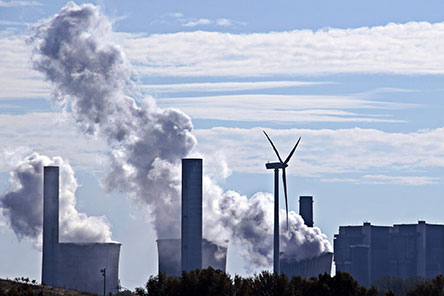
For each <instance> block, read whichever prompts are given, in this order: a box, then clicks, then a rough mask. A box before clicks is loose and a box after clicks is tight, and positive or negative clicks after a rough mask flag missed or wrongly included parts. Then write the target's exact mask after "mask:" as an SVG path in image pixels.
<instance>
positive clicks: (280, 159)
mask: <svg viewBox="0 0 444 296" xmlns="http://www.w3.org/2000/svg"><path fill="white" fill-rule="evenodd" d="M263 132H264V134H265V136H266V137H267V139H268V141H269V142H270V144H271V146H272V147H273V150H274V152H276V155H277V157H278V158H279V161H280V162H282V158H281V156H280V155H279V152H278V150H277V149H276V147H275V146H274V144H273V141H271V139H270V137H269V136H268V135H267V133H266V132H265V131H263Z"/></svg>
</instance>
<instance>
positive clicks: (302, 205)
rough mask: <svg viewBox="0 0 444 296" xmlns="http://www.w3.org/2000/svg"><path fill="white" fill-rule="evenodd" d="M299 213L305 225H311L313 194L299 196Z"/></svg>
mask: <svg viewBox="0 0 444 296" xmlns="http://www.w3.org/2000/svg"><path fill="white" fill-rule="evenodd" d="M299 215H301V217H302V219H304V223H305V225H307V226H308V227H313V196H300V197H299Z"/></svg>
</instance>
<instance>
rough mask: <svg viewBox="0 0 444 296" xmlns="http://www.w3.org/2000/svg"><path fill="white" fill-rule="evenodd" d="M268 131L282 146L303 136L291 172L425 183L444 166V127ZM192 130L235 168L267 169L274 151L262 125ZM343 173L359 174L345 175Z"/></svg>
mask: <svg viewBox="0 0 444 296" xmlns="http://www.w3.org/2000/svg"><path fill="white" fill-rule="evenodd" d="M267 131H268V132H269V134H270V135H272V137H273V140H274V141H275V144H276V145H277V146H279V147H282V148H281V149H284V150H283V151H285V147H288V149H290V148H291V147H292V146H293V145H294V140H296V139H297V138H298V137H299V136H301V137H302V141H301V144H300V145H299V147H298V151H297V155H295V157H294V159H293V160H292V165H291V166H290V167H289V172H290V173H291V174H292V175H296V176H305V177H322V179H324V180H325V181H332V180H333V181H340V180H342V182H346V181H347V182H353V183H371V184H378V183H390V184H409V185H415V184H416V185H426V184H430V183H436V182H440V181H441V179H440V178H437V176H436V174H435V175H433V176H429V174H430V173H429V172H430V171H431V170H433V169H439V170H442V169H443V168H444V144H443V143H444V128H437V129H430V130H420V131H416V132H409V133H390V132H384V131H380V130H376V129H361V128H353V129H338V130H333V129H319V130H311V129H289V130H270V129H267ZM194 133H195V135H196V136H197V138H198V140H199V143H200V146H199V147H200V149H201V151H203V153H205V154H208V155H211V154H212V153H215V152H219V153H221V154H223V155H225V156H226V160H227V163H228V166H229V167H230V168H231V169H232V170H233V171H234V172H244V173H266V172H265V169H264V167H263V166H264V162H265V161H267V160H273V159H274V157H275V156H274V155H273V154H272V151H271V152H270V149H269V147H268V142H267V141H266V139H264V137H263V134H262V129H261V128H253V129H240V128H222V127H218V128H212V129H205V130H195V131H194ZM418 173H419V174H423V176H420V175H418ZM344 174H345V175H346V174H355V175H358V177H355V176H354V177H352V178H346V177H344ZM338 178H339V179H338Z"/></svg>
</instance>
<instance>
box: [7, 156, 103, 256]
mask: <svg viewBox="0 0 444 296" xmlns="http://www.w3.org/2000/svg"><path fill="white" fill-rule="evenodd" d="M48 165H55V166H59V167H60V201H59V204H60V241H62V242H63V241H68V242H96V241H97V242H107V241H111V231H110V227H109V224H108V221H107V220H106V219H105V218H104V217H88V216H87V215H85V214H84V213H79V212H78V211H77V209H76V199H75V191H76V190H77V187H78V185H77V181H76V179H75V177H74V171H73V170H72V168H71V166H70V165H69V164H68V163H67V162H65V161H63V159H62V158H60V157H54V158H52V159H51V158H49V157H47V156H44V155H40V154H38V153H32V154H30V155H28V156H27V157H25V158H24V159H23V160H22V161H20V162H19V163H18V164H17V165H16V167H15V168H14V169H13V170H12V171H11V176H10V179H9V189H8V190H7V191H6V192H5V193H4V194H3V195H0V207H1V209H2V213H3V215H4V216H5V217H6V219H7V221H8V223H9V225H10V227H11V228H12V229H13V230H14V232H15V234H16V235H17V237H18V238H19V239H22V238H28V239H31V240H32V241H33V242H34V245H35V246H36V247H37V248H39V249H40V248H41V242H42V240H41V237H42V229H43V228H42V227H43V167H44V166H48Z"/></svg>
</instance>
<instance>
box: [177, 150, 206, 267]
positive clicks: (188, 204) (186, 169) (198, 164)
mask: <svg viewBox="0 0 444 296" xmlns="http://www.w3.org/2000/svg"><path fill="white" fill-rule="evenodd" d="M201 268H202V159H196V158H185V159H182V240H181V270H186V271H190V270H193V269H201Z"/></svg>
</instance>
